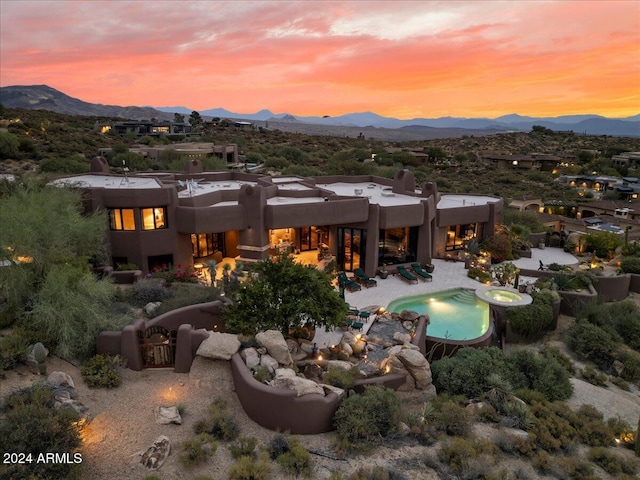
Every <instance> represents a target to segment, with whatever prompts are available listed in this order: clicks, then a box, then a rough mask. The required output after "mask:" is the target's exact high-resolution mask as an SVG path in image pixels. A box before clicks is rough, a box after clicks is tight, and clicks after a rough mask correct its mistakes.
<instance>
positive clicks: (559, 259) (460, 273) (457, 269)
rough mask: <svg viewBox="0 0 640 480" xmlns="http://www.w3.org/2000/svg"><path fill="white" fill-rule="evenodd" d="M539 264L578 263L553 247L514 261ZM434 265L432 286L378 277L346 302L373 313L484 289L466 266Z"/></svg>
mask: <svg viewBox="0 0 640 480" xmlns="http://www.w3.org/2000/svg"><path fill="white" fill-rule="evenodd" d="M540 261H542V263H543V264H544V265H548V264H550V263H558V264H560V265H574V264H577V263H578V259H577V258H575V257H574V256H573V255H571V254H570V253H566V252H565V251H563V250H562V249H561V248H550V247H547V248H545V249H543V250H540V249H538V248H532V249H531V258H521V259H519V260H515V261H514V262H513V263H514V264H515V265H516V266H517V267H519V268H527V269H531V270H537V269H538V266H539V262H540ZM433 265H434V266H435V269H434V271H433V273H432V275H433V281H432V282H423V281H421V280H418V283H414V284H408V283H407V282H405V281H404V280H402V279H401V278H400V276H399V275H395V276H393V275H389V276H388V277H387V278H386V279H384V280H383V279H381V278H379V277H376V278H375V279H376V281H377V282H378V286H377V287H371V288H365V287H362V290H360V291H357V292H345V300H346V302H347V303H348V304H349V305H350V306H351V307H353V308H357V309H360V310H363V309H371V308H372V307H376V306H382V307H385V308H386V306H387V305H389V303H390V302H391V301H392V300H395V299H396V298H399V297H406V296H410V295H421V294H426V293H432V292H441V291H443V290H451V289H453V288H471V289H474V290H475V289H476V288H477V287H479V286H480V285H481V284H480V283H478V282H476V281H475V280H473V279H471V278H469V277H467V270H466V269H465V268H464V262H448V261H445V260H440V259H434V260H433ZM522 280H523V281H528V280H529V279H528V277H527V278H523V279H522ZM533 280H535V279H531V281H533ZM373 317H375V315H372V316H371V319H370V320H369V322H368V324H365V325H364V327H363V332H364V333H366V331H367V330H368V328H369V326H370V325H371V323H372V321H373ZM343 333H344V332H343V331H342V330H340V329H337V330H336V331H331V332H325V331H319V330H318V331H316V336H315V338H314V341H315V342H316V343H317V344H318V347H319V348H323V347H326V346H329V345H335V344H337V343H338V342H339V341H340V338H341V336H342V334H343Z"/></svg>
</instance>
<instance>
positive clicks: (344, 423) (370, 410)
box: [333, 387, 401, 450]
mask: <svg viewBox="0 0 640 480" xmlns="http://www.w3.org/2000/svg"><path fill="white" fill-rule="evenodd" d="M400 410H401V409H400V400H399V399H398V396H397V395H396V393H395V392H394V391H393V390H389V389H383V388H380V387H367V388H366V389H365V391H364V393H363V394H361V395H353V396H351V397H348V398H346V399H345V400H343V401H342V403H341V404H340V406H339V407H338V410H337V411H336V414H335V416H334V419H333V422H334V425H335V427H336V433H337V435H338V439H339V441H340V442H341V445H342V447H343V448H344V449H345V450H351V449H357V448H359V447H363V446H365V445H367V444H371V443H374V442H376V441H378V440H380V439H381V438H382V437H386V436H387V435H388V434H390V433H391V432H393V431H394V430H395V429H396V427H397V426H398V423H399V421H400Z"/></svg>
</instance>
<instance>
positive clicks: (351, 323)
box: [347, 319, 364, 330]
mask: <svg viewBox="0 0 640 480" xmlns="http://www.w3.org/2000/svg"><path fill="white" fill-rule="evenodd" d="M363 326H364V323H363V322H360V321H358V320H353V319H347V327H348V328H350V329H352V330H362V327H363Z"/></svg>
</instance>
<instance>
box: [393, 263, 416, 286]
mask: <svg viewBox="0 0 640 480" xmlns="http://www.w3.org/2000/svg"><path fill="white" fill-rule="evenodd" d="M397 268H398V273H399V274H400V277H402V279H403V280H404V281H406V282H408V283H418V278H417V277H416V276H415V275H414V274H413V273H411V272H410V271H409V270H407V267H404V266H402V265H398V267H397Z"/></svg>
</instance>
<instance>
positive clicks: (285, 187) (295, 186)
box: [278, 182, 313, 190]
mask: <svg viewBox="0 0 640 480" xmlns="http://www.w3.org/2000/svg"><path fill="white" fill-rule="evenodd" d="M278 190H313V189H312V188H311V187H308V186H306V185H302V184H301V183H299V182H295V183H284V184H282V185H278Z"/></svg>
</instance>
